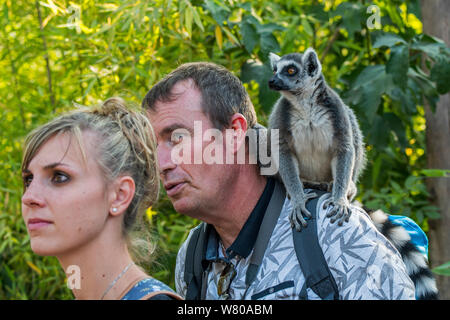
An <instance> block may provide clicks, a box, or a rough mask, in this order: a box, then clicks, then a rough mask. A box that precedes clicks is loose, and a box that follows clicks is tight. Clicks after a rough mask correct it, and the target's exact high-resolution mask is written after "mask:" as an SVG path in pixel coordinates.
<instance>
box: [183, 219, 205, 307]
mask: <svg viewBox="0 0 450 320" xmlns="http://www.w3.org/2000/svg"><path fill="white" fill-rule="evenodd" d="M206 228H207V224H206V223H204V222H202V223H201V224H200V225H199V226H198V227H197V228H195V229H194V230H193V231H192V236H191V238H190V240H189V243H188V246H187V249H186V260H185V264H184V281H185V282H186V285H187V291H186V297H185V299H186V300H200V299H201V298H202V297H201V295H202V291H203V290H202V289H203V288H202V282H203V281H202V280H203V279H202V277H203V273H204V272H205V270H204V268H203V264H202V260H203V257H204V255H205V246H206V239H207V232H206Z"/></svg>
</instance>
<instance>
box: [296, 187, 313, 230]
mask: <svg viewBox="0 0 450 320" xmlns="http://www.w3.org/2000/svg"><path fill="white" fill-rule="evenodd" d="M316 197H317V193H314V192H309V193H305V194H304V195H303V196H302V197H299V199H296V200H294V201H293V204H292V210H291V212H290V214H289V220H290V221H291V227H292V228H295V229H296V230H297V231H302V228H306V226H307V225H308V223H307V222H306V220H305V218H311V217H312V215H311V213H310V212H309V211H308V209H306V202H307V201H308V200H309V199H313V198H316Z"/></svg>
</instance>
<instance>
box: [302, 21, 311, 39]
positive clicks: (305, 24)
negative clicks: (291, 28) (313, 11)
mask: <svg viewBox="0 0 450 320" xmlns="http://www.w3.org/2000/svg"><path fill="white" fill-rule="evenodd" d="M301 23H302V26H303V29H304V30H305V32H306V33H307V34H308V35H309V36H312V35H313V33H314V31H313V29H312V27H311V25H310V24H309V22H308V20H307V19H306V18H303V19H302V22H301Z"/></svg>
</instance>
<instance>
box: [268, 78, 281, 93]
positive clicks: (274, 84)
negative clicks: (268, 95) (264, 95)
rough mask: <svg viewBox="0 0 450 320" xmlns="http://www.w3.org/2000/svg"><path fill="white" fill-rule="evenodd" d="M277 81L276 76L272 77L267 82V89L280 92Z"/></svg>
mask: <svg viewBox="0 0 450 320" xmlns="http://www.w3.org/2000/svg"><path fill="white" fill-rule="evenodd" d="M279 82H280V81H279V79H278V78H277V77H276V76H273V77H272V78H270V80H269V88H271V89H274V90H280V83H279Z"/></svg>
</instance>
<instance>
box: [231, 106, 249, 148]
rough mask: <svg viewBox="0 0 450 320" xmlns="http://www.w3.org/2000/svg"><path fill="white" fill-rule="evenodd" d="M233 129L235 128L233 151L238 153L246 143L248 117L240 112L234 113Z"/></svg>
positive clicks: (232, 119) (232, 118)
mask: <svg viewBox="0 0 450 320" xmlns="http://www.w3.org/2000/svg"><path fill="white" fill-rule="evenodd" d="M231 129H233V153H236V152H237V151H238V150H239V149H240V148H241V147H242V146H243V145H245V135H246V133H247V119H245V117H244V116H243V115H242V114H240V113H235V114H233V116H232V117H231Z"/></svg>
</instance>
